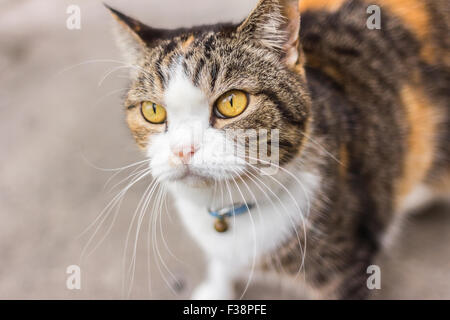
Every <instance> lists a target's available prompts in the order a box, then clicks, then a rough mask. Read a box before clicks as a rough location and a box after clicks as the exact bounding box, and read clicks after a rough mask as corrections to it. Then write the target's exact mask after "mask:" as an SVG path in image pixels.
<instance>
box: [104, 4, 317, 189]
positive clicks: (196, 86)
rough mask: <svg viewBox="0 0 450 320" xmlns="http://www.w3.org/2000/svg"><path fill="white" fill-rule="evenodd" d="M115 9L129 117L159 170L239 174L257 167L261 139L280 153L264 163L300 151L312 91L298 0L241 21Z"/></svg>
mask: <svg viewBox="0 0 450 320" xmlns="http://www.w3.org/2000/svg"><path fill="white" fill-rule="evenodd" d="M111 11H112V13H113V15H114V16H115V17H116V19H117V20H118V21H119V22H120V24H121V29H120V30H119V31H120V32H119V38H120V43H121V45H122V47H123V49H124V51H125V53H127V54H128V59H129V65H130V68H131V70H132V85H131V89H130V91H129V92H128V95H127V98H126V101H125V103H126V106H127V122H128V125H129V127H130V129H131V131H132V133H133V135H134V137H135V139H136V141H137V143H138V145H139V146H140V147H141V148H143V149H144V150H145V151H146V153H147V156H148V157H149V159H150V166H151V170H152V174H153V176H154V177H155V178H157V179H158V180H160V181H174V180H175V181H183V182H185V183H188V184H193V185H198V184H199V183H200V184H201V183H203V182H208V181H213V180H221V179H228V178H231V177H235V176H240V175H242V174H243V173H244V172H245V170H246V169H249V168H253V169H256V168H255V166H256V167H258V163H257V161H256V160H257V159H260V156H261V153H260V152H259V151H260V150H261V149H262V144H265V145H266V146H267V149H269V152H268V153H267V154H270V155H271V156H276V157H277V159H273V158H269V160H268V159H265V160H261V159H260V160H261V161H263V162H264V164H265V165H266V166H267V165H269V166H270V164H269V162H271V160H275V165H278V163H279V164H280V165H283V164H286V163H287V162H289V161H290V160H291V159H292V158H293V157H294V156H295V155H297V153H298V152H299V150H300V149H301V146H302V143H303V140H304V135H303V133H304V132H305V130H307V124H308V120H309V107H310V101H309V97H308V94H307V90H306V84H305V79H304V77H303V67H302V61H301V59H300V57H301V55H299V48H298V34H299V22H300V20H299V15H298V8H297V2H296V1H283V0H262V1H260V2H259V4H258V6H257V8H256V9H255V10H254V11H253V12H252V13H251V14H250V16H249V17H248V18H247V19H246V20H245V21H244V22H243V23H241V24H239V25H214V26H203V27H196V28H192V29H178V30H161V29H154V28H150V27H148V26H145V25H143V24H142V23H140V22H138V21H136V20H134V19H131V18H129V17H126V16H124V15H123V14H121V13H119V12H117V11H115V10H113V9H111ZM242 136H244V139H240V138H242ZM245 137H247V138H245ZM275 139H276V141H275ZM251 141H253V142H255V143H256V144H253V143H252V142H251ZM255 145H256V146H257V147H256V149H257V150H253V151H256V152H254V153H252V152H251V151H249V150H247V149H248V148H250V147H253V148H254V147H255ZM275 148H276V149H277V150H275ZM251 155H253V156H251ZM250 162H252V163H253V165H252V164H251V163H250ZM260 164H261V163H260ZM256 172H257V173H258V172H259V171H258V169H256Z"/></svg>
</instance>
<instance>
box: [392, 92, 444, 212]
mask: <svg viewBox="0 0 450 320" xmlns="http://www.w3.org/2000/svg"><path fill="white" fill-rule="evenodd" d="M401 100H402V102H403V104H404V107H405V109H406V113H407V123H408V130H409V132H408V137H407V149H406V157H405V159H404V169H403V175H402V177H401V178H400V180H399V181H398V184H397V203H398V202H400V201H401V200H402V199H403V198H404V197H405V196H406V195H407V194H408V193H409V192H410V191H411V190H412V189H413V187H414V186H415V185H417V184H418V183H420V182H421V181H422V180H423V179H424V178H425V177H426V175H427V173H428V171H429V169H430V168H431V165H432V162H433V159H434V153H435V136H436V123H437V121H436V120H437V117H436V114H435V110H434V108H433V107H432V106H431V104H430V103H429V102H428V101H427V98H426V97H425V95H424V93H423V92H422V91H421V90H420V89H419V88H418V87H413V86H409V85H407V86H405V87H404V88H403V89H402V91H401ZM398 204H399V203H398Z"/></svg>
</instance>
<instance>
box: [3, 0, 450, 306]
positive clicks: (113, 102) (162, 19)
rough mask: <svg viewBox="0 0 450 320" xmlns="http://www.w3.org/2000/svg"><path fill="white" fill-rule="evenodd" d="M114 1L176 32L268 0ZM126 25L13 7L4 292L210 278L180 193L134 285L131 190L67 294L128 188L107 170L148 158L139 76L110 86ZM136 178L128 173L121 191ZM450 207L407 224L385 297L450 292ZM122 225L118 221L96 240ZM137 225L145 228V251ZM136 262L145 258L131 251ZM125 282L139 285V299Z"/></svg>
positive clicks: (134, 197) (109, 292) (187, 283)
mask: <svg viewBox="0 0 450 320" xmlns="http://www.w3.org/2000/svg"><path fill="white" fill-rule="evenodd" d="M107 3H108V4H110V5H111V6H113V7H115V8H117V9H119V10H121V11H123V12H125V13H127V14H129V15H132V16H135V17H137V18H139V19H140V20H142V21H144V22H146V23H148V24H151V25H152V26H157V27H168V28H170V27H180V26H191V25H193V24H203V23H215V22H218V21H239V20H241V19H242V18H244V17H245V15H246V14H247V13H248V12H249V11H250V10H251V9H252V7H253V6H254V4H255V3H256V0H245V1H244V0H227V1H224V0H221V1H219V0H214V1H212V0H189V1H181V0H164V1H162V0H147V1H113V0H108V1H107ZM70 4H76V5H79V6H80V8H81V30H68V29H67V28H66V19H67V17H68V14H67V13H66V9H67V7H68V5H70ZM112 23H113V21H112V19H111V17H110V15H109V13H108V12H107V11H106V9H105V8H104V7H103V6H102V4H101V2H100V1H93V0H71V1H65V0H64V1H61V0H52V1H50V0H48V1H38V0H35V1H32V0H0V157H1V166H0V298H3V299H18V298H22V299H48V298H56V299H68V298H70V299H111V298H119V299H120V298H127V297H129V298H133V299H151V298H155V299H179V298H187V297H188V296H189V294H190V292H191V290H192V288H193V287H194V286H195V285H196V284H197V283H198V282H199V281H200V280H201V279H202V277H203V272H204V266H203V260H202V259H203V257H202V255H201V253H200V252H199V250H198V249H197V247H196V246H195V244H194V243H193V242H192V241H191V240H190V239H189V237H188V236H187V234H186V232H185V231H184V230H183V227H182V226H181V225H180V224H179V222H178V219H177V215H176V214H175V213H174V212H173V210H172V209H171V206H170V203H171V202H172V201H171V199H169V200H168V203H169V212H170V214H166V213H165V214H164V215H162V217H161V229H159V225H158V227H157V229H158V232H157V233H156V238H157V240H156V242H152V243H156V244H157V246H158V248H159V255H158V253H157V252H154V251H153V247H152V246H150V250H148V246H147V241H146V240H147V234H148V230H147V223H144V224H143V227H142V230H141V232H140V236H139V237H138V241H137V252H136V272H135V276H134V280H133V282H131V280H130V279H129V278H126V277H125V278H124V277H123V272H122V263H123V261H124V259H123V257H124V248H125V242H126V234H127V231H128V228H129V226H130V222H131V220H132V215H133V213H134V211H135V209H136V205H137V203H138V201H139V199H140V197H141V195H142V193H143V191H144V189H145V187H146V183H148V181H147V182H145V183H143V184H138V185H136V186H135V187H133V188H132V189H131V190H130V191H129V193H127V195H126V197H125V200H124V202H123V203H122V206H121V208H120V211H119V214H118V216H117V219H116V221H115V223H114V225H113V226H112V228H111V230H110V232H109V236H108V237H106V238H105V240H104V241H103V243H102V244H101V245H100V246H99V247H98V249H97V250H96V251H94V252H93V253H92V254H90V255H89V256H88V257H86V258H85V259H84V261H83V263H82V265H81V271H82V288H81V290H73V291H70V290H68V289H67V288H66V277H67V275H66V268H67V266H69V265H72V264H79V263H80V254H81V252H82V250H83V248H84V247H85V245H86V243H87V242H88V239H89V237H90V236H91V235H92V233H93V231H94V230H95V228H94V229H90V230H88V232H87V233H86V234H84V235H83V236H81V237H78V236H79V235H80V234H81V233H82V232H83V231H84V230H86V228H87V227H88V226H89V225H90V224H91V223H92V222H93V221H94V220H95V218H96V217H97V216H98V215H99V213H100V212H101V211H102V209H103V208H104V207H105V206H106V205H107V204H108V202H109V201H110V200H111V199H112V197H113V196H114V195H115V194H116V193H117V192H118V191H119V190H120V189H118V188H116V189H114V190H113V191H111V192H110V191H108V190H109V188H108V187H106V188H104V185H105V183H106V182H107V180H108V178H110V177H111V175H112V174H113V173H114V172H113V171H105V170H100V169H99V167H101V168H118V167H123V166H126V165H128V164H130V163H133V162H136V161H139V160H142V159H143V155H142V154H141V153H140V152H139V151H138V149H137V147H136V146H135V144H134V141H133V140H132V138H131V135H130V133H129V131H128V129H127V128H126V125H125V121H124V111H123V107H122V102H121V96H122V95H123V94H124V93H125V89H126V85H127V80H126V79H125V78H126V73H127V72H126V70H118V71H117V72H114V73H112V74H110V75H109V76H108V77H107V78H106V79H104V81H103V82H101V83H99V82H100V81H101V79H102V78H103V77H104V76H105V75H106V74H107V73H108V72H109V71H111V70H112V69H113V68H114V67H117V66H118V64H116V63H114V62H111V61H109V62H108V61H104V60H121V57H120V55H119V52H118V50H117V48H116V46H115V42H114V39H113V37H112V34H111V26H112ZM102 60H103V61H102ZM131 172H132V170H125V172H123V173H122V174H121V175H119V176H117V177H115V178H114V179H112V182H111V183H110V184H109V187H111V186H113V185H114V184H115V183H118V182H120V181H121V180H122V179H123V178H125V177H126V174H127V173H128V174H130V173H131ZM449 211H450V210H449V208H446V207H443V206H436V207H434V208H431V209H429V210H427V211H426V212H422V213H417V214H416V215H414V216H411V217H410V218H409V219H408V220H407V221H406V222H405V224H404V225H403V226H402V227H401V228H400V232H399V236H398V239H397V241H396V242H395V243H394V244H393V245H392V246H391V247H390V248H389V249H388V250H385V252H383V253H382V254H381V256H380V258H379V262H378V263H379V265H380V266H381V270H382V290H381V291H380V292H378V294H377V297H379V298H387V299H392V298H397V299H398V298H404V299H405V298H413V299H416V298H426V299H431V298H446V299H449V298H450V246H449V244H450V212H449ZM110 225H111V220H110V219H108V220H106V221H105V224H104V226H103V227H101V228H100V229H99V230H98V232H97V237H96V238H94V240H93V242H92V246H95V245H96V244H97V243H98V241H99V240H100V239H101V238H102V237H103V235H105V234H106V232H107V230H108V226H110ZM135 230H136V225H134V226H133V229H132V233H131V240H130V245H131V246H133V245H134V239H135ZM160 230H162V232H161V231H160ZM162 235H163V236H164V237H162ZM92 246H91V247H90V248H92ZM168 248H170V250H168ZM149 251H150V255H149ZM125 261H126V262H127V263H129V262H130V261H131V256H130V251H128V254H127V255H126V256H125ZM148 261H150V264H149V266H150V268H148V263H147V262H148ZM149 269H150V270H149ZM149 271H150V272H149ZM149 275H150V277H149ZM122 282H124V283H125V284H126V286H127V287H129V285H130V283H133V287H132V289H131V290H130V295H129V296H128V295H127V294H126V293H124V291H123V288H122ZM295 289H296V288H286V287H283V286H281V285H280V284H278V283H277V282H274V281H268V280H263V279H258V280H255V281H254V282H253V284H252V285H251V287H250V290H249V291H248V292H247V294H246V296H245V297H246V298H255V299H257V298H294V297H301V295H299V296H297V295H296V294H295V293H296V291H297V290H295Z"/></svg>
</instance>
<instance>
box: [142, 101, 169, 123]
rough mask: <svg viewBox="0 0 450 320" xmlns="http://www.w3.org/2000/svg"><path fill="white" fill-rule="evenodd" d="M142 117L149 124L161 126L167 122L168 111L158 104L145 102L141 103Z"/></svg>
mask: <svg viewBox="0 0 450 320" xmlns="http://www.w3.org/2000/svg"><path fill="white" fill-rule="evenodd" d="M141 110H142V115H143V116H144V118H145V120H147V121H148V122H151V123H154V124H159V123H163V122H164V121H166V117H167V113H166V109H165V108H164V107H163V106H161V105H159V104H156V103H153V102H150V101H144V102H142V103H141Z"/></svg>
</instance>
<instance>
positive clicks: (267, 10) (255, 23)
mask: <svg viewBox="0 0 450 320" xmlns="http://www.w3.org/2000/svg"><path fill="white" fill-rule="evenodd" d="M238 32H239V33H241V34H242V35H243V36H245V37H247V38H251V39H254V40H257V41H260V43H262V44H263V45H264V46H266V47H268V48H270V49H273V50H274V51H276V52H280V53H281V55H282V57H283V60H284V62H285V63H286V64H288V65H289V66H292V65H294V64H295V63H296V62H297V60H298V57H299V54H298V46H299V32H300V11H299V6H298V0H260V1H259V2H258V4H257V6H256V8H255V9H254V10H253V11H252V12H251V13H250V15H249V16H248V18H247V19H246V20H245V21H244V22H243V23H242V24H241V25H240V26H239V27H238Z"/></svg>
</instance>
